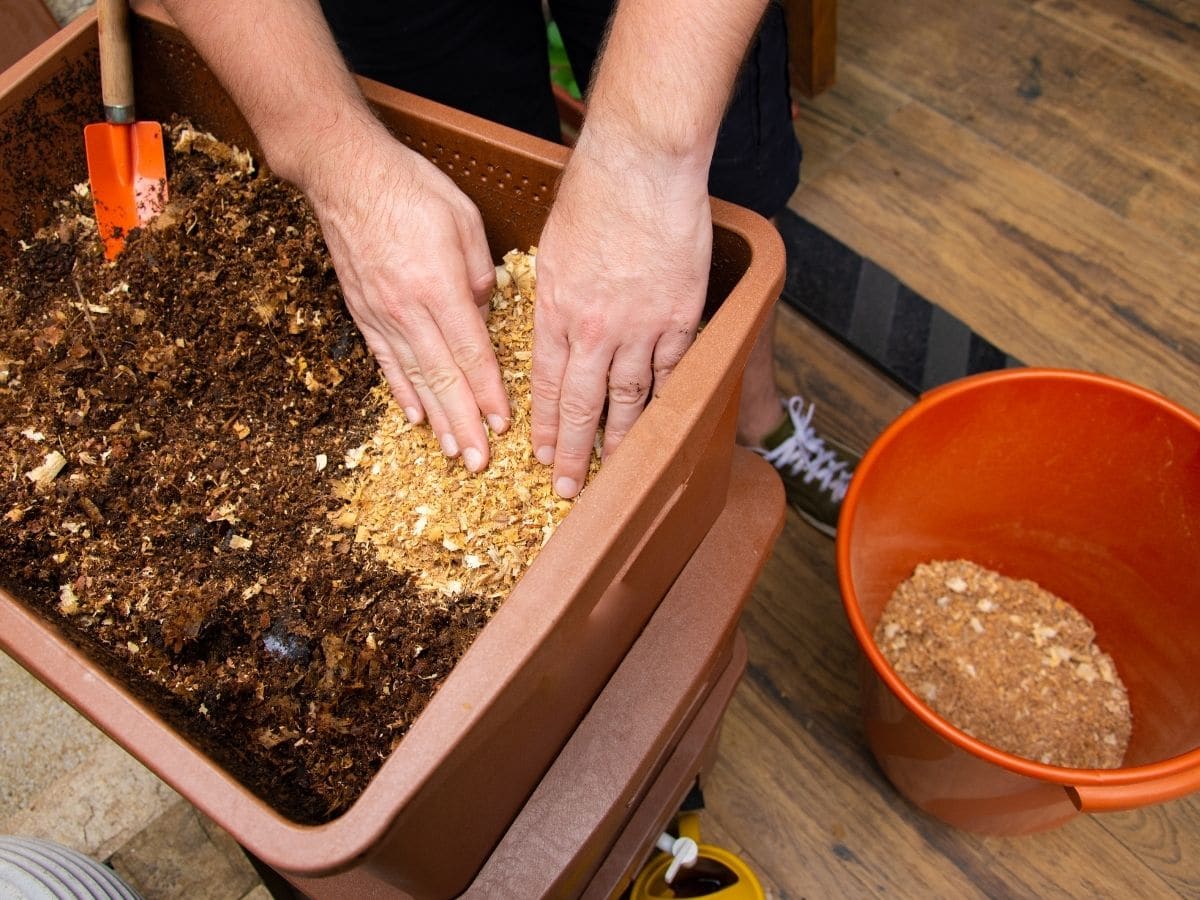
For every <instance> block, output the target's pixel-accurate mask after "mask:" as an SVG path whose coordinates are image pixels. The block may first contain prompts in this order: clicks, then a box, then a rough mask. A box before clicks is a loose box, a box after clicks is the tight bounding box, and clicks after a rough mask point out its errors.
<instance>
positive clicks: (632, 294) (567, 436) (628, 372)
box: [530, 128, 712, 497]
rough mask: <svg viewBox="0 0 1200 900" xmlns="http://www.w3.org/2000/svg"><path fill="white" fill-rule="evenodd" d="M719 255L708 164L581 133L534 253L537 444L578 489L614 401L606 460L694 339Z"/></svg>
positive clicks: (561, 485) (564, 483)
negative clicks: (714, 241) (711, 268)
mask: <svg viewBox="0 0 1200 900" xmlns="http://www.w3.org/2000/svg"><path fill="white" fill-rule="evenodd" d="M711 256H712V212H711V208H710V206H709V199H708V190H707V163H706V162H704V163H703V164H700V163H698V162H696V161H694V160H693V161H681V160H680V159H679V158H677V157H674V156H671V155H669V154H663V153H658V152H655V151H651V150H649V149H645V148H641V147H638V146H636V145H634V144H633V143H631V142H627V141H624V140H621V139H620V138H618V137H617V136H616V135H612V134H607V135H606V134H604V133H603V132H598V131H597V130H596V129H595V128H593V130H592V131H591V132H590V133H589V132H588V130H587V129H585V131H584V134H583V135H581V137H580V141H579V143H578V144H577V146H576V148H575V151H574V154H573V155H572V159H571V162H570V163H569V164H568V166H567V169H566V172H565V173H564V175H563V180H562V183H561V185H560V187H559V191H558V197H557V199H556V201H555V204H554V208H553V210H552V211H551V213H550V217H549V219H548V221H547V223H546V227H545V229H544V231H543V232H542V236H541V240H540V241H539V244H538V257H537V281H538V287H537V305H536V307H535V315H534V354H533V372H532V377H531V385H530V386H531V389H532V395H533V397H532V403H533V409H532V441H533V447H534V453H535V455H536V456H537V458H538V460H539V461H540V462H542V463H544V464H546V465H549V464H551V463H553V465H554V473H553V484H554V489H555V491H556V492H557V493H558V494H559V495H560V496H562V497H573V496H575V494H576V493H578V491H579V488H580V487H581V486H582V484H583V479H584V476H585V474H586V472H587V467H588V461H589V459H590V457H591V454H592V451H593V446H594V443H595V436H596V431H597V427H598V425H599V420H600V414H601V410H602V408H603V406H604V403H605V399H606V398H607V400H608V415H607V419H606V423H605V429H604V443H603V456H604V457H608V456H609V455H610V454H611V453H612V452H613V451H615V450H616V449H617V447H618V446H619V445H620V443H621V441H622V440H623V439H624V438H625V435H626V434H627V433H628V431H629V429H630V427H631V426H632V425H633V423H634V421H636V419H637V418H638V416H639V415H640V414H641V412H642V410H643V408H644V407H645V405H646V401H647V399H648V398H649V397H650V395H651V392H652V391H653V393H655V394H657V393H658V392H659V391H660V390H661V389H662V386H663V384H664V383H665V381H666V379H667V378H668V376H670V374H671V372H672V371H673V370H674V368H675V365H676V363H678V362H679V359H680V357H682V356H683V354H684V351H686V350H687V348H688V347H689V346H690V345H691V342H692V340H693V338H694V337H695V333H696V327H697V325H698V323H699V321H700V314H701V312H702V310H703V306H704V296H705V290H706V288H707V285H708V270H709V264H710V260H711Z"/></svg>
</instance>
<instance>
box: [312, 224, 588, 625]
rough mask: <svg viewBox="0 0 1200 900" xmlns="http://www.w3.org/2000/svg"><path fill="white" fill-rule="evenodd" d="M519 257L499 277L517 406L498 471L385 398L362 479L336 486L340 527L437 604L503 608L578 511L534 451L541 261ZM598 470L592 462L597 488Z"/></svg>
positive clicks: (362, 458) (507, 364) (503, 364)
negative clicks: (488, 602) (472, 462)
mask: <svg viewBox="0 0 1200 900" xmlns="http://www.w3.org/2000/svg"><path fill="white" fill-rule="evenodd" d="M536 252H537V248H536V247H533V248H530V250H529V252H528V253H522V252H520V251H517V250H513V251H511V252H509V253H508V254H506V255H505V257H504V265H503V266H501V267H497V270H496V276H497V277H496V281H497V287H496V291H495V293H494V295H493V297H492V306H491V313H490V316H489V318H488V330H489V331H490V332H491V335H492V343H493V346H494V347H495V348H496V357H497V359H498V361H499V363H500V370H501V373H502V375H503V377H504V386H505V389H506V390H507V391H508V396H509V400H510V401H511V404H512V415H513V418H512V425H511V427H510V428H509V429H508V431H506V432H505V433H504V434H502V435H492V436H491V462H490V464H489V465H488V467H487V469H486V470H485V471H483V472H481V473H480V474H478V475H472V474H471V473H470V472H468V471H467V470H466V469H465V468H464V467H463V466H462V464H461V462H459V461H457V460H448V459H446V457H445V456H443V455H442V452H441V450H440V448H439V447H438V442H437V439H436V438H435V437H434V435H433V432H432V431H431V430H430V429H429V427H428V426H427V425H423V424H422V425H413V424H411V423H409V422H408V421H407V420H406V419H405V417H404V414H403V413H402V412H401V411H400V410H399V408H398V407H397V406H396V405H395V402H394V401H393V400H391V398H390V395H389V393H388V390H387V387H386V385H382V384H381V385H380V386H379V387H378V388H376V391H377V393H378V396H379V398H380V399H383V398H385V397H386V398H387V400H386V402H387V409H386V411H385V412H384V414H383V416H382V417H381V419H380V421H379V426H378V428H377V430H376V432H375V434H374V436H373V437H372V438H371V440H370V441H368V442H367V443H366V444H364V445H363V446H361V447H359V448H356V449H355V450H353V451H351V452H350V453H349V454H347V458H346V460H345V466H346V468H347V469H350V470H352V472H351V474H352V477H351V478H350V479H348V480H346V481H344V482H342V483H341V484H340V485H339V486H338V496H339V497H340V499H342V500H345V501H346V505H345V506H344V507H343V508H342V509H341V510H340V511H339V512H338V513H337V514H336V515H335V516H334V518H333V524H335V525H336V526H338V527H341V528H348V529H352V530H353V531H354V540H355V541H356V542H358V543H362V542H370V543H371V544H373V545H374V547H375V550H376V553H377V554H378V557H379V558H380V560H382V561H383V562H385V563H387V564H388V565H389V566H392V567H393V568H395V569H397V570H400V571H403V572H407V573H409V574H410V575H411V576H412V577H413V578H414V579H415V582H416V584H417V586H418V587H420V588H422V589H424V590H428V591H430V592H431V594H432V595H433V596H434V597H435V598H437V600H439V601H444V600H445V599H446V598H452V597H455V596H458V595H461V594H474V595H479V596H485V597H490V598H494V599H501V598H503V597H506V596H507V595H508V593H509V592H510V591H511V590H512V587H513V585H514V584H516V582H517V579H518V578H519V577H520V576H521V574H522V572H524V571H525V569H527V568H528V567H529V565H530V564H531V563H532V562H533V559H534V557H535V556H536V555H537V552H538V550H540V549H541V548H542V546H543V545H544V544H545V543H546V541H548V540H549V539H550V536H551V535H552V534H553V533H554V529H555V527H556V526H557V525H558V523H559V522H561V521H562V519H563V517H564V516H565V515H566V514H567V512H568V511H569V510H570V508H571V501H568V500H563V499H561V498H559V497H557V496H556V495H555V494H554V492H553V490H552V489H551V486H550V471H549V470H548V469H547V468H546V467H545V466H542V465H541V464H540V463H538V462H537V460H535V459H534V458H533V454H532V452H531V450H530V440H529V425H530V422H529V418H530V395H529V373H530V368H531V360H532V357H533V304H534V292H535V288H536V275H535V263H534V259H535V254H536ZM598 467H599V462H598V460H596V459H595V458H593V461H592V466H591V470H590V471H589V473H588V474H589V478H590V477H591V475H593V474H594V473H595V471H596V469H597V468H598Z"/></svg>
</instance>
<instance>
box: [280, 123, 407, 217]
mask: <svg viewBox="0 0 1200 900" xmlns="http://www.w3.org/2000/svg"><path fill="white" fill-rule="evenodd" d="M323 108H324V109H327V110H330V113H329V114H328V115H327V116H325V117H324V118H316V117H313V116H307V117H304V118H300V119H297V120H296V121H295V122H280V123H277V124H276V126H275V127H273V128H264V129H260V142H261V143H262V146H263V155H264V157H265V159H266V163H267V166H268V167H269V168H270V169H271V171H272V172H273V173H275V174H276V175H278V176H279V177H280V178H283V179H284V180H286V181H289V182H291V183H292V184H294V185H295V186H296V187H298V188H299V189H300V190H301V191H303V192H304V193H305V194H306V195H307V196H308V197H309V198H310V199H312V200H314V201H321V200H326V199H329V194H330V193H331V191H333V190H334V189H335V187H336V185H335V180H339V179H342V178H344V177H345V175H346V173H348V172H356V171H358V170H359V169H360V167H361V163H362V160H363V159H364V157H366V156H368V155H369V152H370V150H369V148H370V147H371V146H373V145H374V144H376V143H377V142H379V141H381V140H386V141H391V140H392V138H391V135H390V134H388V132H387V129H386V128H384V126H383V124H382V123H381V122H379V120H378V119H376V118H375V117H374V116H373V115H372V114H371V112H370V111H369V110H368V109H367V108H366V107H365V105H360V104H358V103H354V102H346V101H341V102H340V103H330V104H328V105H326V106H324V107H323Z"/></svg>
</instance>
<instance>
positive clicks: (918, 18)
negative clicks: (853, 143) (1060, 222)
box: [839, 0, 1200, 246]
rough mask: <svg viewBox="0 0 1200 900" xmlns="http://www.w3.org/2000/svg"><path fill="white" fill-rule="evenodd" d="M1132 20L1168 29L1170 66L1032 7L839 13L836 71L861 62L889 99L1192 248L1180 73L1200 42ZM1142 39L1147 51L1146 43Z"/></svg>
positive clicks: (1196, 231) (858, 6)
mask: <svg viewBox="0 0 1200 900" xmlns="http://www.w3.org/2000/svg"><path fill="white" fill-rule="evenodd" d="M1128 5H1129V6H1132V5H1133V4H1132V3H1130V4H1128ZM1137 8H1138V10H1139V11H1140V16H1141V17H1142V18H1143V19H1145V18H1149V19H1150V20H1152V21H1153V22H1154V23H1156V24H1158V25H1159V26H1160V27H1161V28H1166V29H1171V31H1170V32H1169V36H1167V35H1165V34H1164V35H1160V36H1159V42H1158V44H1157V46H1159V47H1160V48H1161V49H1162V54H1161V55H1162V56H1163V57H1165V58H1168V59H1172V60H1175V61H1176V65H1174V66H1169V67H1167V66H1164V65H1161V64H1160V65H1154V64H1150V63H1147V62H1145V61H1143V59H1142V57H1141V56H1138V55H1134V52H1135V50H1136V47H1137V46H1138V45H1137V43H1135V42H1131V43H1132V44H1133V45H1132V46H1130V47H1122V46H1119V45H1115V44H1113V43H1112V42H1110V41H1102V40H1100V39H1099V38H1097V37H1095V36H1094V35H1093V34H1092V33H1090V32H1086V31H1081V30H1080V27H1079V26H1078V21H1079V19H1080V18H1081V17H1079V16H1077V17H1076V21H1075V22H1072V23H1068V22H1064V21H1063V20H1062V18H1061V16H1062V13H1061V11H1059V10H1057V9H1055V8H1051V7H1043V6H1042V5H1040V4H1037V5H1031V4H1030V3H1028V2H1026V0H995V2H992V3H987V4H984V3H979V2H969V3H961V2H958V0H917V2H915V3H906V4H893V5H891V6H888V5H886V4H878V3H877V2H875V0H847V2H846V3H845V13H844V16H843V19H844V20H845V24H844V26H843V28H842V31H841V34H840V36H839V40H840V42H841V52H842V59H843V62H844V64H846V65H849V64H851V63H855V62H857V61H859V60H863V61H866V63H867V65H869V67H870V68H871V70H872V72H873V73H874V74H876V75H879V76H880V77H882V78H884V79H886V80H887V81H888V82H889V83H890V84H892V86H893V87H896V88H898V89H900V90H902V91H904V92H905V93H907V94H909V95H910V96H911V97H913V98H914V99H916V100H918V101H920V102H922V103H924V104H925V105H927V106H929V107H930V108H931V109H933V110H935V111H937V112H940V113H942V114H944V115H947V116H949V117H950V118H952V119H954V120H955V121H958V122H961V123H963V124H966V125H968V126H969V127H970V128H971V129H972V130H973V131H974V132H976V133H977V134H979V135H980V136H981V137H983V138H985V139H986V140H988V141H992V142H994V143H996V144H997V145H999V146H1000V147H1003V148H1005V149H1006V150H1007V151H1009V152H1010V153H1012V155H1013V156H1014V157H1016V158H1017V159H1021V160H1024V161H1026V162H1030V163H1033V164H1035V165H1037V166H1038V167H1039V168H1042V169H1043V170H1044V171H1045V172H1046V173H1048V174H1050V175H1052V176H1053V177H1055V178H1057V179H1059V180H1061V181H1062V182H1063V183H1064V184H1066V185H1069V186H1071V187H1073V188H1074V189H1076V190H1078V191H1081V192H1082V193H1084V194H1085V195H1087V196H1089V197H1091V198H1092V199H1094V200H1096V201H1097V202H1099V203H1101V204H1102V205H1104V206H1106V207H1108V208H1109V209H1111V210H1113V211H1114V212H1116V213H1118V214H1119V215H1121V216H1123V217H1125V218H1126V219H1128V220H1129V221H1130V222H1133V223H1136V224H1140V225H1141V226H1143V227H1144V228H1145V229H1147V230H1148V231H1149V232H1150V233H1151V234H1152V235H1154V236H1155V237H1157V238H1158V239H1161V240H1164V241H1168V242H1174V243H1176V244H1177V245H1178V246H1188V245H1189V244H1191V245H1193V246H1194V244H1195V242H1197V241H1200V220H1198V217H1197V216H1196V215H1195V214H1194V211H1195V209H1196V208H1197V206H1198V205H1200V129H1198V128H1196V126H1195V123H1196V122H1197V121H1200V88H1198V87H1197V86H1196V84H1195V83H1194V79H1195V77H1196V76H1195V75H1194V74H1193V75H1192V76H1191V77H1186V76H1185V77H1180V76H1179V75H1177V74H1176V69H1178V70H1179V71H1188V70H1189V66H1194V60H1193V59H1192V57H1193V56H1195V55H1196V54H1197V53H1200V31H1197V29H1196V23H1195V22H1194V21H1192V19H1189V18H1187V13H1186V12H1185V11H1183V10H1180V11H1179V12H1176V13H1171V12H1170V11H1169V10H1165V9H1162V8H1160V7H1158V6H1157V5H1154V4H1144V3H1143V4H1139V5H1138V7H1137ZM1043 9H1046V10H1048V11H1049V12H1054V13H1055V15H1049V14H1044V13H1043V11H1042V10H1043ZM1192 17H1193V18H1195V5H1194V4H1192ZM1097 27H1099V26H1098V25H1097ZM1136 34H1138V35H1139V36H1140V37H1141V38H1142V39H1143V40H1142V43H1144V41H1145V40H1147V39H1149V36H1150V35H1152V34H1154V32H1153V31H1151V30H1150V28H1149V26H1146V27H1145V28H1143V29H1142V30H1140V31H1138V32H1136Z"/></svg>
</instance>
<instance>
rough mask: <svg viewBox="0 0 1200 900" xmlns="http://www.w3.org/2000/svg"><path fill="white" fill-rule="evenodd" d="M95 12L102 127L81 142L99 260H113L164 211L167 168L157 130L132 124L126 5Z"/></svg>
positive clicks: (111, 4)
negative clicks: (101, 249)
mask: <svg viewBox="0 0 1200 900" xmlns="http://www.w3.org/2000/svg"><path fill="white" fill-rule="evenodd" d="M96 6H97V14H98V19H99V31H100V91H101V94H102V96H103V100H104V118H105V121H104V122H98V123H96V124H94V125H88V126H87V127H85V128H84V129H83V141H84V145H85V146H86V148H87V162H88V180H89V181H90V182H91V186H92V202H93V203H94V204H95V207H96V225H97V227H98V229H99V231H100V239H101V240H102V241H103V242H104V255H105V256H106V257H107V258H108V259H115V258H116V257H117V256H118V255H119V254H120V253H121V251H122V250H123V249H124V248H125V236H126V235H128V234H129V232H131V231H132V230H133V229H135V228H137V227H139V226H141V225H145V224H146V223H147V222H149V221H150V220H151V219H152V218H154V216H156V215H157V214H158V213H160V212H162V209H163V207H164V206H165V205H166V203H167V162H166V158H165V156H164V154H163V138H162V126H161V125H159V124H158V123H157V122H136V121H134V112H133V56H132V53H131V51H130V46H129V9H128V7H127V6H126V0H99V2H98V3H97V4H96Z"/></svg>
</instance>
